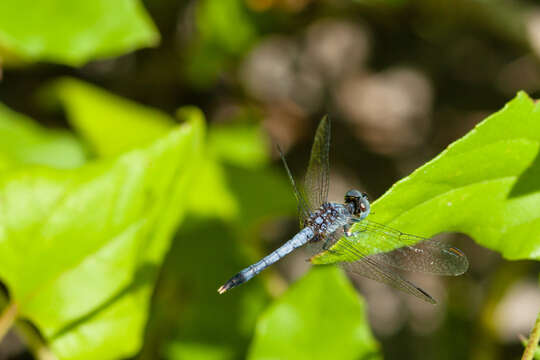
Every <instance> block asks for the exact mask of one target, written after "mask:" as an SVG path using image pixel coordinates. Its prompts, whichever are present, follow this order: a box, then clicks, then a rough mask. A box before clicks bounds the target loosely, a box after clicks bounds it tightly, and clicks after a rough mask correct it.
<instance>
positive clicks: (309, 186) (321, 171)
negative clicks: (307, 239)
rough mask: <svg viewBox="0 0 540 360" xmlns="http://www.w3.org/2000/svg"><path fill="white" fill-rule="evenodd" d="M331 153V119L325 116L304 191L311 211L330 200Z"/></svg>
mask: <svg viewBox="0 0 540 360" xmlns="http://www.w3.org/2000/svg"><path fill="white" fill-rule="evenodd" d="M329 151H330V119H329V118H328V116H325V117H324V118H323V119H322V120H321V122H320V123H319V126H318V127H317V132H316V133H315V139H314V140H313V146H312V147H311V156H310V158H309V165H308V169H307V172H306V177H305V179H304V191H305V193H306V196H307V199H308V205H309V206H310V209H312V210H313V209H317V208H318V207H319V206H321V204H322V203H324V202H326V200H327V199H328V188H329V184H330V165H329V160H328V153H329Z"/></svg>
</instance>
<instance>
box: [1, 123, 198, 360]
mask: <svg viewBox="0 0 540 360" xmlns="http://www.w3.org/2000/svg"><path fill="white" fill-rule="evenodd" d="M201 132H202V124H201V122H200V119H199V120H198V121H195V120H194V121H192V123H191V124H189V125H184V126H183V127H182V128H180V129H174V130H172V131H171V132H170V133H169V134H167V136H165V137H163V138H161V139H158V140H157V141H156V142H155V143H154V144H152V145H151V146H149V147H147V148H141V149H137V150H134V151H132V152H128V153H126V154H123V155H121V156H119V157H117V158H113V159H110V160H102V161H97V162H93V163H89V164H88V165H85V166H83V167H80V168H77V169H74V170H55V169H53V168H43V167H25V168H20V169H15V170H12V171H5V172H3V173H2V174H1V178H0V189H1V196H0V197H1V198H2V202H1V203H0V213H1V214H2V216H1V220H0V223H1V224H2V232H1V235H2V239H1V241H0V244H1V245H0V246H1V247H2V250H1V251H0V252H1V256H2V266H1V267H0V277H1V278H2V279H3V281H4V283H5V285H6V286H7V288H8V291H9V294H10V302H12V303H15V304H17V306H18V311H19V316H20V317H22V318H26V319H29V320H31V321H32V322H33V323H34V324H35V325H36V326H37V328H38V329H39V330H40V331H41V333H42V334H43V336H44V337H45V338H46V339H47V340H48V341H50V345H51V347H52V349H53V351H54V352H55V353H56V354H57V355H58V356H59V357H61V358H66V359H95V358H102V359H107V358H116V357H118V356H126V355H130V354H132V353H133V352H134V351H136V350H137V349H138V348H139V347H140V334H141V331H142V330H143V328H144V324H145V321H146V317H147V315H146V311H145V308H146V307H147V306H148V305H147V304H148V301H149V297H150V294H151V290H152V283H153V281H154V280H155V277H156V275H157V268H158V266H159V264H160V262H161V260H162V258H163V255H164V253H165V251H166V250H167V248H168V242H169V239H170V234H171V232H172V231H174V229H175V228H176V225H177V224H178V222H179V219H180V217H181V216H182V214H183V213H184V211H185V209H184V208H183V207H181V206H179V204H180V203H181V202H182V198H184V197H185V193H186V189H187V186H189V184H190V183H191V179H192V177H193V171H194V170H195V169H196V166H195V163H196V160H195V158H194V156H196V154H197V153H198V152H200V150H198V147H199V146H200V140H198V139H199V138H200V137H201ZM187 159H190V160H187ZM165 214H166V215H167V216H166V217H165ZM58 304H63V305H62V306H58Z"/></svg>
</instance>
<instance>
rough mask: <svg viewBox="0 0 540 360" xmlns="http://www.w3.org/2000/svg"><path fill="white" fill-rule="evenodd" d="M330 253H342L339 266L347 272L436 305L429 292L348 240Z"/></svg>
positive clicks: (343, 241)
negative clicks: (341, 260)
mask: <svg viewBox="0 0 540 360" xmlns="http://www.w3.org/2000/svg"><path fill="white" fill-rule="evenodd" d="M330 251H339V252H340V255H341V256H342V258H343V259H344V261H343V262H340V263H339V265H340V266H341V267H343V268H344V269H345V270H347V271H350V272H352V273H354V274H358V275H361V276H365V277H366V278H368V279H371V280H375V281H379V282H382V283H384V284H387V285H390V286H392V287H393V288H396V289H398V290H401V291H403V292H405V293H408V294H411V295H414V296H416V297H418V298H420V299H422V300H424V301H427V302H429V303H431V304H435V303H436V301H435V299H433V298H432V297H431V296H430V295H429V294H428V293H427V292H425V291H424V290H422V289H420V288H419V287H418V286H416V285H414V284H413V283H411V282H409V281H407V280H405V279H403V278H402V277H401V276H399V275H398V274H396V273H394V272H393V271H392V270H391V269H389V268H388V267H386V266H385V265H383V264H381V263H379V262H378V261H377V260H376V259H375V258H374V257H373V256H372V255H365V254H364V253H362V252H361V251H360V250H358V249H357V248H356V247H355V246H354V243H352V242H351V241H350V240H349V239H347V238H345V239H342V240H341V242H340V246H339V250H330Z"/></svg>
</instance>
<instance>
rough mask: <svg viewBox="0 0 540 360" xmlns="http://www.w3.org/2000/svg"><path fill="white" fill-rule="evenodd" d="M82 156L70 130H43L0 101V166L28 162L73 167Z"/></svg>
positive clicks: (83, 158)
mask: <svg viewBox="0 0 540 360" xmlns="http://www.w3.org/2000/svg"><path fill="white" fill-rule="evenodd" d="M85 157H86V156H85V151H84V149H83V147H82V146H81V144H80V143H79V141H78V140H77V139H76V138H75V137H74V136H73V135H71V134H70V133H68V132H66V131H60V130H49V129H44V128H42V127H40V126H39V125H38V124H37V123H35V122H34V121H33V120H32V119H29V118H27V117H26V116H24V115H21V114H18V113H16V112H14V111H12V110H10V109H9V108H7V107H6V106H5V105H3V104H1V103H0V169H1V168H2V167H5V168H7V167H12V166H16V165H29V164H35V165H36V164H39V165H47V166H51V167H55V168H74V167H77V166H80V165H81V164H83V163H84V162H85ZM2 164H4V165H3V166H2Z"/></svg>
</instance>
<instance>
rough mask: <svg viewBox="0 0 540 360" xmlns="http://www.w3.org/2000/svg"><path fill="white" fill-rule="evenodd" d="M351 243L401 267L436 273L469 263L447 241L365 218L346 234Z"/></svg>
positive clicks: (462, 268) (464, 268)
mask: <svg viewBox="0 0 540 360" xmlns="http://www.w3.org/2000/svg"><path fill="white" fill-rule="evenodd" d="M349 242H350V244H351V246H353V247H355V248H357V249H359V250H360V251H363V252H364V253H369V254H373V255H370V256H371V258H373V259H374V260H376V261H377V262H379V263H383V264H386V265H389V266H392V267H395V268H398V269H401V270H406V271H417V272H425V273H431V274H436V275H461V274H463V273H464V272H465V271H467V268H468V267H469V262H468V261H467V257H466V256H465V254H463V252H461V250H459V249H457V248H455V247H452V246H450V245H449V244H447V243H445V242H442V241H438V240H434V239H426V238H423V237H420V236H415V235H410V234H405V233H402V232H401V231H398V230H395V229H392V228H389V227H387V226H385V225H381V224H378V223H375V222H372V221H369V220H367V219H365V220H362V221H361V222H360V223H359V224H358V225H357V226H356V227H355V232H354V233H353V234H352V235H351V236H350V237H349Z"/></svg>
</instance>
